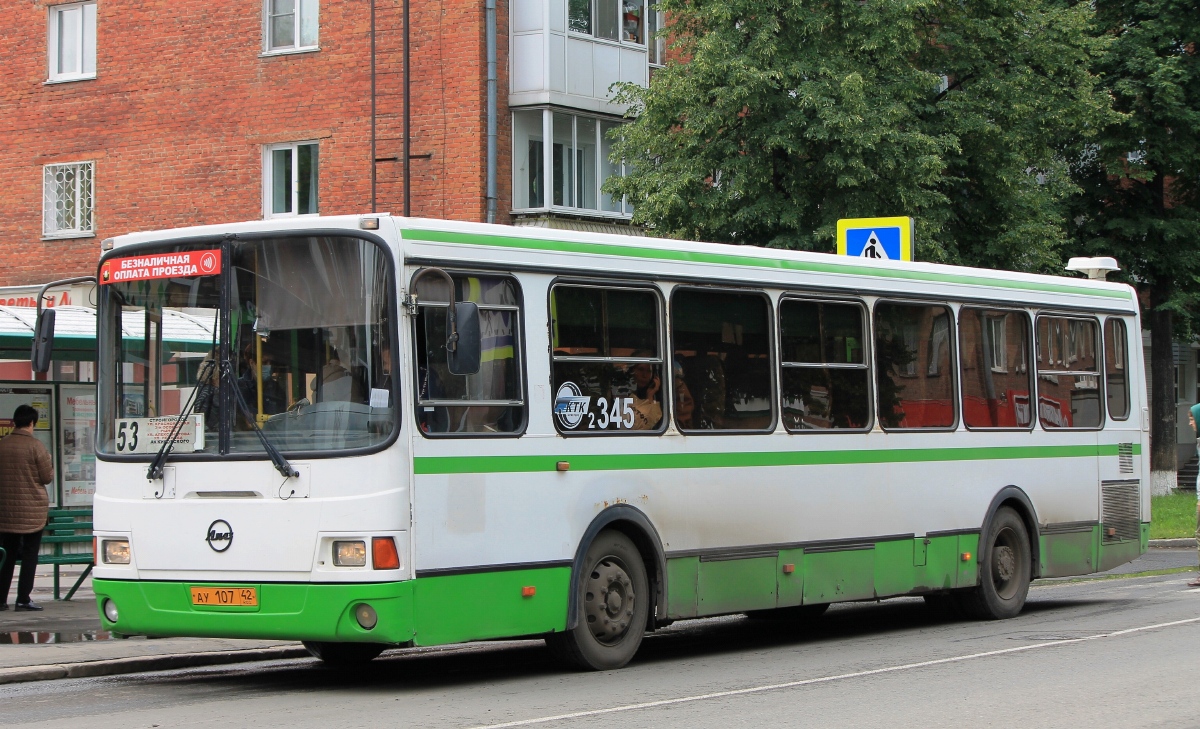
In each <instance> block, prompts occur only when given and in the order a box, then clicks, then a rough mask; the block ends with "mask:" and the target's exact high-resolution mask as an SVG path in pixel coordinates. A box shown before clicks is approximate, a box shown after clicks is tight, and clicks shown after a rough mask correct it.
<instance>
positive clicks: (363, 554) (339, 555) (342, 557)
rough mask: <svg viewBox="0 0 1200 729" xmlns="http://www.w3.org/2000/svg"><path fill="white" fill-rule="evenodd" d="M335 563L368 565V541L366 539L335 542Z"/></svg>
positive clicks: (348, 565)
mask: <svg viewBox="0 0 1200 729" xmlns="http://www.w3.org/2000/svg"><path fill="white" fill-rule="evenodd" d="M333 563H334V564H335V565H336V566H338V567H366V566H367V543H366V542H364V541H355V542H334V543H333Z"/></svg>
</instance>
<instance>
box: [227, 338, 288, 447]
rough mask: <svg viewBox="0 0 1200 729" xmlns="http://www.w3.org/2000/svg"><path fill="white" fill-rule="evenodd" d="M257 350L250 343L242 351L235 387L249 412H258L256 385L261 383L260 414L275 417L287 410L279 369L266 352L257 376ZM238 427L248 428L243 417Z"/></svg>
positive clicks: (273, 359) (285, 395) (286, 399)
mask: <svg viewBox="0 0 1200 729" xmlns="http://www.w3.org/2000/svg"><path fill="white" fill-rule="evenodd" d="M258 356H259V353H258V348H257V346H256V343H254V342H251V343H250V344H248V345H246V347H245V348H244V349H243V350H242V370H241V374H240V375H239V376H238V381H237V387H238V391H239V392H240V393H241V394H242V398H243V399H244V400H245V401H246V405H247V406H249V408H250V412H251V413H255V412H257V411H258V385H259V382H260V381H261V382H262V414H263V415H275V414H277V413H282V412H283V411H284V410H287V403H288V398H287V393H286V392H284V389H283V385H282V384H280V380H281V374H282V373H281V368H280V367H279V366H278V365H276V363H275V358H274V357H273V356H272V355H270V354H269V353H268V352H266V351H264V352H263V353H262V374H261V377H260V376H259V368H258ZM239 427H241V428H242V429H244V430H248V429H249V428H250V424H249V423H247V422H245V419H244V417H243V418H242V419H240V420H239Z"/></svg>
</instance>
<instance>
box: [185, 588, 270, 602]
mask: <svg viewBox="0 0 1200 729" xmlns="http://www.w3.org/2000/svg"><path fill="white" fill-rule="evenodd" d="M192 604H193V605H197V606H200V607H217V606H223V605H238V606H252V607H257V606H258V588H255V587H193V588H192Z"/></svg>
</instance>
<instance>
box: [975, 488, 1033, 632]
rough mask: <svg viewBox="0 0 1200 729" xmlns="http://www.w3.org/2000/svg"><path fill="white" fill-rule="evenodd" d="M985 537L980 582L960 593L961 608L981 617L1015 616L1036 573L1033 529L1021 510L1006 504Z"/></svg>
mask: <svg viewBox="0 0 1200 729" xmlns="http://www.w3.org/2000/svg"><path fill="white" fill-rule="evenodd" d="M984 537H985V538H984V539H983V540H981V541H980V545H979V546H980V550H979V585H978V586H977V587H975V588H974V589H971V590H968V591H966V592H963V593H962V594H961V595H960V596H959V598H958V604H959V607H960V608H961V609H962V611H963V612H964V613H965V614H966V615H967V616H968V617H972V618H976V619H978V620H1005V619H1008V618H1014V617H1016V616H1017V615H1019V614H1020V612H1021V609H1022V608H1024V607H1025V598H1026V596H1028V594H1029V580H1030V577H1031V576H1032V574H1033V559H1032V557H1031V554H1032V551H1031V549H1030V546H1029V530H1027V529H1026V528H1025V522H1024V521H1023V520H1022V519H1021V517H1020V516H1018V515H1017V512H1015V511H1013V510H1012V509H1010V508H1008V507H1007V506H1004V507H1001V508H1000V509H999V510H998V511H997V512H996V516H995V517H994V518H993V519H992V523H991V526H990V527H989V528H988V533H987V534H986V535H984Z"/></svg>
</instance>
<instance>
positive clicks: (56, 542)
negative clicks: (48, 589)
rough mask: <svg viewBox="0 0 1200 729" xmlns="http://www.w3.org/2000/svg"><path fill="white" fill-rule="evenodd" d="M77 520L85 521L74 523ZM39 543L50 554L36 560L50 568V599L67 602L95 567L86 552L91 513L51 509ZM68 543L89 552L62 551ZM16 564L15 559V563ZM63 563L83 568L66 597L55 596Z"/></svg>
mask: <svg viewBox="0 0 1200 729" xmlns="http://www.w3.org/2000/svg"><path fill="white" fill-rule="evenodd" d="M78 519H86V520H87V521H77V520H78ZM80 532H83V533H82V534H81V533H80ZM42 544H43V545H47V544H48V545H50V547H51V550H50V554H43V555H40V556H39V557H38V564H39V565H42V564H46V565H54V599H55V600H70V599H71V598H72V597H73V596H74V595H75V591H76V590H78V589H79V586H80V585H82V584H83V581H84V580H86V579H87V577H88V575H90V574H91V573H92V566H93V565H94V564H95V555H93V554H92V550H91V549H90V547H91V545H92V510H91V509H51V510H50V513H49V514H48V515H47V518H46V528H45V529H44V530H43V532H42ZM68 544H87V545H88V546H89V549H88V550H87V551H86V552H75V553H71V552H64V551H63V549H64V547H65V545H68ZM3 558H4V550H3V549H0V560H2V559H3ZM20 561H21V560H20V559H19V558H18V559H17V563H20ZM65 564H85V565H87V569H85V570H84V571H83V574H81V575H79V579H77V580H75V584H74V585H72V586H71V589H70V590H69V591H68V592H67V596H66V597H59V595H61V593H62V589H61V586H60V584H59V569H60V568H61V567H62V566H63V565H65Z"/></svg>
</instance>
